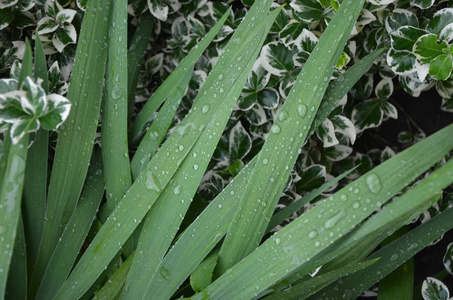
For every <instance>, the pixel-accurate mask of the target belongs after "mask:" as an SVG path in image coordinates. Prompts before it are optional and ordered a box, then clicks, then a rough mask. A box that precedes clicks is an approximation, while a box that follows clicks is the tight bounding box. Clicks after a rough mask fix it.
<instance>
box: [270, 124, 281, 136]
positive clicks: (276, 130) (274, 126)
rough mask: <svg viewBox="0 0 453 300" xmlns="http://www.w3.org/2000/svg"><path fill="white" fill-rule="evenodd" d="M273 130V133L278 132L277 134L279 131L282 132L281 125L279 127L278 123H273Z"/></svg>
mask: <svg viewBox="0 0 453 300" xmlns="http://www.w3.org/2000/svg"><path fill="white" fill-rule="evenodd" d="M271 131H272V132H273V133H276V134H277V133H280V132H281V131H282V130H281V129H280V127H279V126H278V125H275V124H274V125H272V127H271Z"/></svg>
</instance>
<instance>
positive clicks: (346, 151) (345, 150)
mask: <svg viewBox="0 0 453 300" xmlns="http://www.w3.org/2000/svg"><path fill="white" fill-rule="evenodd" d="M351 153H352V148H351V147H348V146H345V145H335V146H333V147H329V148H326V149H324V151H323V154H324V155H325V156H326V157H327V158H329V159H330V160H331V161H341V160H343V159H345V158H346V157H348V156H349V155H350V154H351Z"/></svg>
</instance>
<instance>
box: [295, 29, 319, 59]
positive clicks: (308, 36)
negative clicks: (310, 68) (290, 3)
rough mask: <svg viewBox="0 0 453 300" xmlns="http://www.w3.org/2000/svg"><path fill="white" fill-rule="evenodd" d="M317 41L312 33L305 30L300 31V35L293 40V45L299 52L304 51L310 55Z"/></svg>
mask: <svg viewBox="0 0 453 300" xmlns="http://www.w3.org/2000/svg"><path fill="white" fill-rule="evenodd" d="M318 41H319V39H318V38H317V37H316V35H314V34H313V32H311V31H308V30H307V29H305V28H304V29H302V32H301V34H299V36H298V37H297V38H296V39H295V40H294V45H296V47H297V49H298V50H299V51H306V52H309V53H311V52H312V51H313V49H315V46H316V44H317V43H318Z"/></svg>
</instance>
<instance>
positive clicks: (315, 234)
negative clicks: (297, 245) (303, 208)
mask: <svg viewBox="0 0 453 300" xmlns="http://www.w3.org/2000/svg"><path fill="white" fill-rule="evenodd" d="M317 235H318V232H317V231H316V230H312V231H310V232H309V233H308V237H309V238H311V239H314V238H315V237H316V236H317Z"/></svg>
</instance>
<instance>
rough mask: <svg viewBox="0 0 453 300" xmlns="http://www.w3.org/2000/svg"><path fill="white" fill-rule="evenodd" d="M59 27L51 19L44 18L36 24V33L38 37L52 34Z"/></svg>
mask: <svg viewBox="0 0 453 300" xmlns="http://www.w3.org/2000/svg"><path fill="white" fill-rule="evenodd" d="M59 26H60V25H59V24H58V23H57V22H55V20H54V19H53V18H50V17H44V18H42V19H41V20H39V22H38V28H37V32H38V34H39V35H43V34H46V33H51V32H54V31H55V30H57V29H58V27H59Z"/></svg>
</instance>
